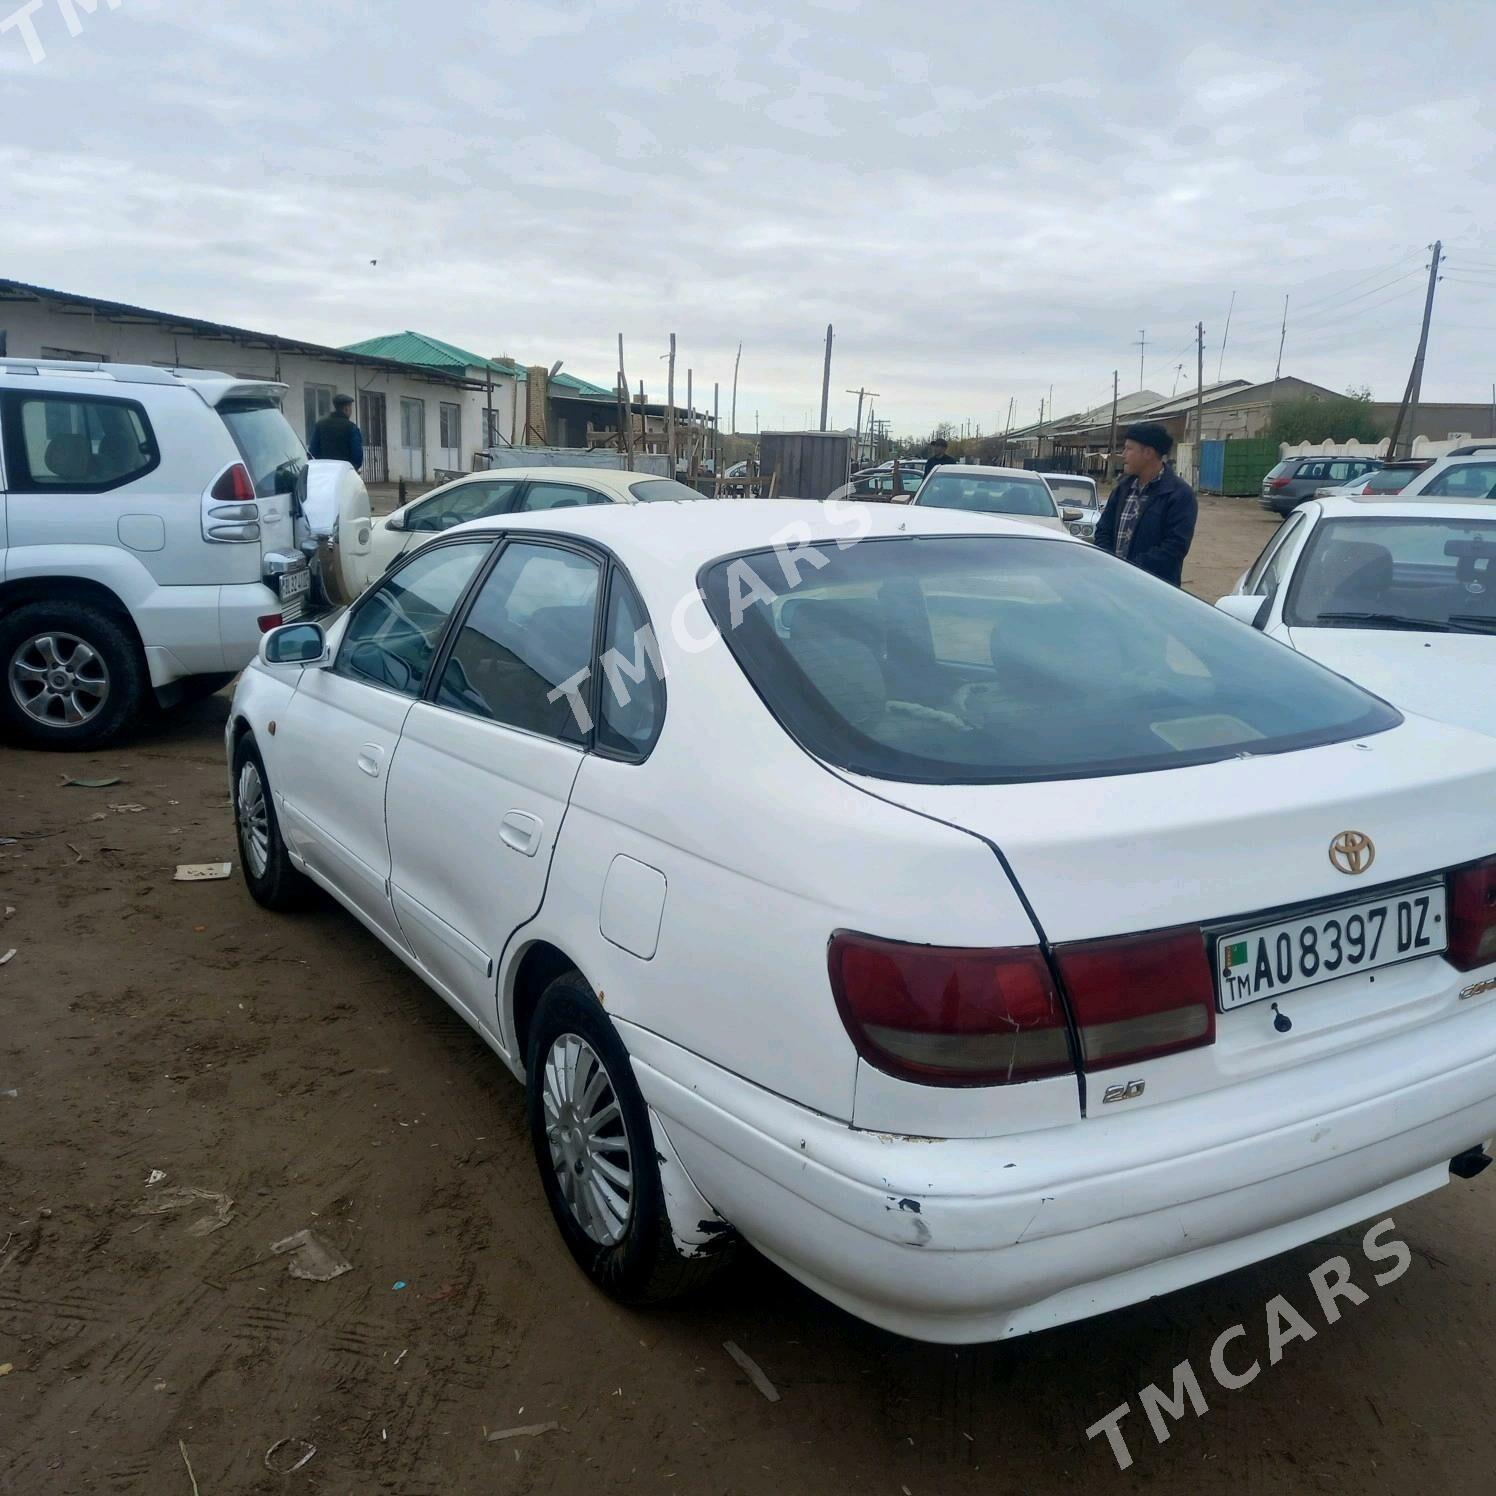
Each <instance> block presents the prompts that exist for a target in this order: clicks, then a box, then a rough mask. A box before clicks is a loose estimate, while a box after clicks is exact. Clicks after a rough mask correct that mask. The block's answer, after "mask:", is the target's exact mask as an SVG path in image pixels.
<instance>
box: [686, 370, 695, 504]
mask: <svg viewBox="0 0 1496 1496" xmlns="http://www.w3.org/2000/svg"><path fill="white" fill-rule="evenodd" d="M694 373H695V371H694V370H693V369H687V370H686V422H687V426H686V473H687V476H689V477H691V478H694V477H695V476H696V468H697V462H696V395H695V392H694V390H693V388H692V384H691V380H692V376H693V375H694Z"/></svg>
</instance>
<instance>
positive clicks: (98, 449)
mask: <svg viewBox="0 0 1496 1496" xmlns="http://www.w3.org/2000/svg"><path fill="white" fill-rule="evenodd" d="M284 392H285V386H284V385H280V384H270V383H262V382H253V381H246V380H242V379H235V378H233V377H231V376H230V375H227V374H215V373H208V372H202V371H186V370H167V369H156V368H150V367H144V366H140V367H137V366H133V365H128V364H90V363H65V362H60V361H57V362H50V361H47V360H44V359H35V360H33V359H17V358H10V359H0V729H3V730H4V731H5V733H6V734H7V735H8V736H10V737H11V738H13V739H18V740H20V741H22V742H25V743H29V744H31V745H32V746H36V747H53V748H93V747H97V746H99V745H100V744H102V743H105V742H108V741H110V740H111V739H113V738H115V737H117V736H118V735H119V734H120V733H122V732H123V731H125V730H126V729H127V728H128V727H129V726H130V725H131V723H132V722H134V721H135V720H136V719H137V718H138V717H139V715H140V714H141V712H142V710H143V709H144V708H145V707H146V706H148V705H149V704H151V703H152V702H153V701H154V703H156V704H158V705H161V706H170V705H172V704H174V703H175V702H178V701H181V700H185V699H191V698H193V697H197V696H202V695H206V694H208V693H210V692H212V691H215V690H217V689H219V688H220V687H221V686H223V685H225V684H227V682H228V681H229V680H230V679H231V678H232V677H233V675H234V674H235V673H236V672H238V671H239V670H241V669H242V668H243V667H244V666H245V665H246V664H247V663H248V662H249V661H250V660H251V659H252V658H253V657H254V654H255V651H256V649H257V647H258V643H259V639H260V635H261V633H262V632H263V631H264V630H266V629H270V628H274V627H276V626H277V625H278V624H280V623H282V622H289V621H291V620H293V619H295V618H297V617H299V616H300V615H301V613H302V611H303V609H304V608H305V606H306V600H307V596H308V592H309V589H310V582H311V571H310V569H309V567H308V565H307V561H306V558H305V556H304V555H303V554H302V553H301V551H300V550H299V549H298V546H297V539H298V537H297V535H296V533H295V517H294V516H295V511H296V498H295V495H296V489H297V485H298V483H299V482H300V481H302V474H303V472H304V470H305V468H306V466H307V456H306V449H305V447H304V446H303V445H302V442H301V440H300V438H299V437H298V436H297V435H296V433H295V431H294V430H292V428H291V426H290V425H289V424H288V422H287V421H286V418H285V417H284V416H283V415H282V414H281V410H280V403H279V402H280V398H281V396H282V395H283V394H284Z"/></svg>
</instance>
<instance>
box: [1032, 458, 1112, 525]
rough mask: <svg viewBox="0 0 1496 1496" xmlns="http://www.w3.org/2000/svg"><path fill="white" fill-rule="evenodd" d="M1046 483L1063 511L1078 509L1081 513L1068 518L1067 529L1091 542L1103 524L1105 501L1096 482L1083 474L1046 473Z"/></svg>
mask: <svg viewBox="0 0 1496 1496" xmlns="http://www.w3.org/2000/svg"><path fill="white" fill-rule="evenodd" d="M1044 481H1045V482H1046V483H1047V484H1048V485H1049V491H1050V493H1052V494H1053V495H1054V501H1055V503H1056V504H1058V505H1059V506H1060V507H1061V509H1076V510H1079V511H1080V513H1079V514H1078V515H1077V517H1076V518H1074V519H1069V518H1067V519H1066V521H1065V527H1066V529H1068V530H1069V531H1070V533H1071V534H1072V535H1078V536H1080V538H1081V539H1082V540H1090V539H1092V538H1093V537H1094V536H1095V534H1096V526H1097V525H1099V524H1100V523H1101V511H1102V508H1103V506H1104V503H1105V501H1104V500H1103V499H1102V497H1101V495H1100V494H1099V493H1098V491H1097V487H1096V480H1095V479H1094V478H1088V477H1086V476H1085V475H1084V474H1082V473H1045V474H1044Z"/></svg>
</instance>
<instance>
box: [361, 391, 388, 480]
mask: <svg viewBox="0 0 1496 1496" xmlns="http://www.w3.org/2000/svg"><path fill="white" fill-rule="evenodd" d="M358 426H359V430H360V431H362V432H363V434H364V469H363V477H364V482H365V483H387V482H389V477H390V456H389V443H388V438H387V437H386V435H385V427H384V396H383V395H382V394H380V393H378V392H377V391H375V390H360V391H359V396H358Z"/></svg>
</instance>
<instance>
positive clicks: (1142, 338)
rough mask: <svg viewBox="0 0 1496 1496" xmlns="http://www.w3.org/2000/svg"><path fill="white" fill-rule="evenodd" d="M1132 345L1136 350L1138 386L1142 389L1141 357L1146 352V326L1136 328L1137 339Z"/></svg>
mask: <svg viewBox="0 0 1496 1496" xmlns="http://www.w3.org/2000/svg"><path fill="white" fill-rule="evenodd" d="M1132 346H1133V347H1134V348H1136V349H1137V350H1138V388H1139V389H1142V387H1143V357H1144V355H1145V354H1146V353H1147V352H1148V329H1147V328H1146V327H1141V328H1139V329H1138V340H1137V342H1136V343H1134V344H1133V345H1132Z"/></svg>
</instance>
